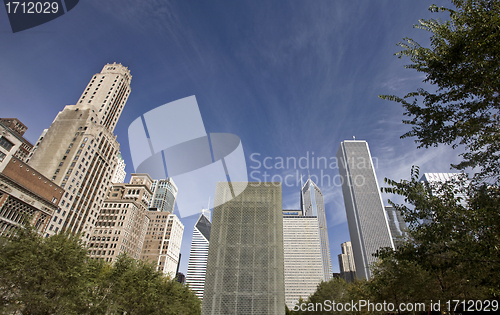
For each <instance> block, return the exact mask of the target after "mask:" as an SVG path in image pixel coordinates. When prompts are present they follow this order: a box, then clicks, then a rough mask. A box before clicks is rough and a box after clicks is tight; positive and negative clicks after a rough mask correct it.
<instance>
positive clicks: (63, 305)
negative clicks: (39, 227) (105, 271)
mask: <svg viewBox="0 0 500 315" xmlns="http://www.w3.org/2000/svg"><path fill="white" fill-rule="evenodd" d="M86 259H87V257H86V250H85V249H84V248H83V246H82V244H81V243H80V241H79V238H78V237H77V236H73V235H65V234H59V235H56V236H53V237H50V238H46V239H43V238H41V237H40V236H39V235H38V234H37V232H36V231H35V230H34V229H31V228H26V229H19V230H18V231H17V233H16V234H15V235H13V236H12V238H11V239H10V240H7V239H2V243H1V247H0V294H1V306H0V307H1V308H2V311H3V313H9V311H14V310H20V311H21V312H22V313H23V314H79V313H80V312H81V311H82V310H83V309H85V308H86V304H87V302H88V299H89V295H88V294H87V290H86V289H87V287H90V286H92V280H93V279H91V277H90V274H89V270H88V268H87V264H86Z"/></svg>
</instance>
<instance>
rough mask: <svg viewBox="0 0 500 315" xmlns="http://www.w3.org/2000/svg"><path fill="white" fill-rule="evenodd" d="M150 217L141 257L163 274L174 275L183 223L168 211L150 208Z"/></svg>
mask: <svg viewBox="0 0 500 315" xmlns="http://www.w3.org/2000/svg"><path fill="white" fill-rule="evenodd" d="M148 217H149V219H150V221H149V225H148V228H147V231H146V238H145V240H144V247H143V249H142V253H141V259H142V260H146V261H149V262H152V263H153V264H155V265H156V266H157V269H158V270H160V271H163V273H164V274H165V275H168V276H170V277H175V272H176V270H177V264H178V263H179V254H180V251H181V243H182V235H183V233H184V225H183V224H182V223H181V220H179V218H178V217H177V216H176V215H175V214H171V213H170V212H163V211H158V210H156V209H150V210H149V211H148Z"/></svg>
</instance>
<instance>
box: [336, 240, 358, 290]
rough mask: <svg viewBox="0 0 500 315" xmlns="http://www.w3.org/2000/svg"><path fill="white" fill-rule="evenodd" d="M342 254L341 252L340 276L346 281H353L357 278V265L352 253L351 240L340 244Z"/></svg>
mask: <svg viewBox="0 0 500 315" xmlns="http://www.w3.org/2000/svg"><path fill="white" fill-rule="evenodd" d="M340 247H341V248H342V254H339V256H338V257H339V267H340V276H341V277H342V278H343V279H344V280H345V281H346V282H353V281H354V279H355V278H356V266H355V264H354V256H353V254H352V246H351V242H345V243H342V244H341V245H340Z"/></svg>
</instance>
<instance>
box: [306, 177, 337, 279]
mask: <svg viewBox="0 0 500 315" xmlns="http://www.w3.org/2000/svg"><path fill="white" fill-rule="evenodd" d="M300 204H301V207H302V212H303V213H304V215H305V216H315V217H317V218H318V227H319V238H320V241H321V256H322V259H323V280H324V281H330V280H331V279H332V276H333V274H332V258H331V256H330V244H329V242H328V230H327V224H326V214H325V203H324V201H323V194H322V193H321V190H320V189H319V188H318V186H316V184H315V183H314V182H313V181H312V180H311V178H309V179H308V180H307V182H306V183H305V184H304V186H302V189H301V194H300Z"/></svg>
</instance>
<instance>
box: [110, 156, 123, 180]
mask: <svg viewBox="0 0 500 315" xmlns="http://www.w3.org/2000/svg"><path fill="white" fill-rule="evenodd" d="M126 176H127V172H125V160H123V157H122V154H121V153H120V152H118V154H117V155H116V166H115V172H114V173H113V178H112V179H111V182H112V183H123V182H124V181H125V177H126Z"/></svg>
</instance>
